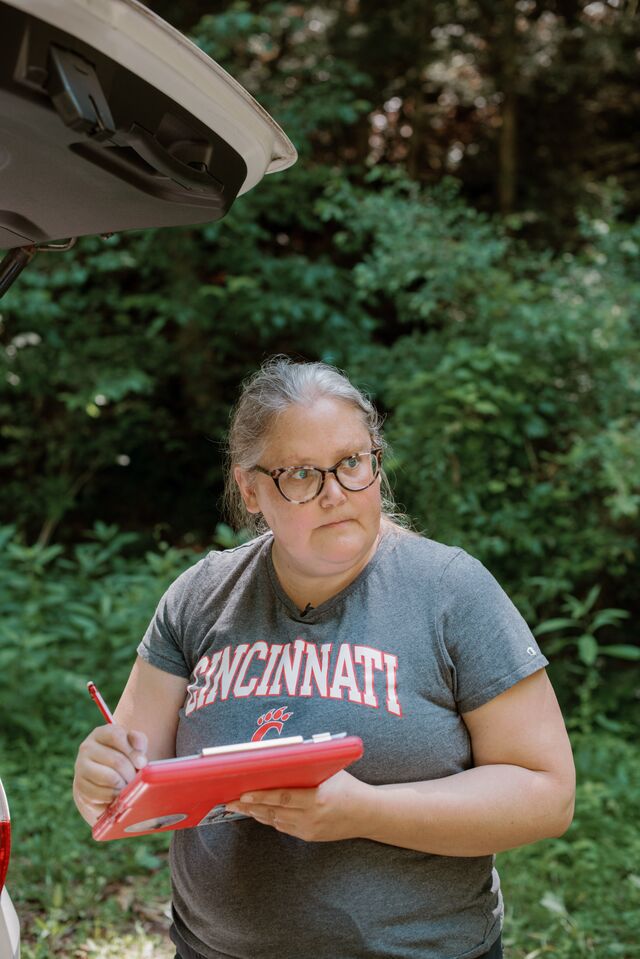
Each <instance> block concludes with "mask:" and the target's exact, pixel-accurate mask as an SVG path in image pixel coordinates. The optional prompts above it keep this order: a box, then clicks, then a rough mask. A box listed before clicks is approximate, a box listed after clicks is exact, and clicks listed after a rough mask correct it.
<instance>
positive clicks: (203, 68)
mask: <svg viewBox="0 0 640 959" xmlns="http://www.w3.org/2000/svg"><path fill="white" fill-rule="evenodd" d="M0 51H1V53H2V56H1V57H0V249H6V250H15V251H16V252H15V255H13V256H11V255H10V256H9V257H7V260H6V261H5V263H6V266H5V265H4V264H3V266H4V273H5V286H4V288H5V289H6V287H7V286H8V285H9V283H10V282H11V281H12V279H14V278H15V275H17V272H19V270H20V269H21V268H22V266H23V265H24V263H25V262H28V259H30V257H31V255H33V252H35V250H36V249H37V248H38V247H42V246H43V245H46V244H51V243H52V241H53V242H54V243H55V242H56V241H60V240H68V239H69V238H75V237H78V236H83V235H86V234H109V233H113V232H116V231H120V230H129V229H139V228H143V227H158V226H173V225H178V224H193V223H202V222H206V221H212V220H218V219H220V218H221V217H222V216H224V214H225V213H226V212H227V211H228V210H229V208H230V207H231V205H232V203H233V201H234V200H235V198H236V196H238V195H240V194H242V193H244V192H246V191H247V190H249V189H251V187H253V186H255V184H256V183H258V182H259V181H260V179H261V178H262V177H263V176H264V174H266V173H273V172H276V171H279V170H284V169H286V168H287V167H289V166H291V164H293V163H294V162H295V160H296V156H297V154H296V150H295V148H294V146H293V145H292V143H291V142H290V140H289V139H288V138H287V136H286V135H285V134H284V133H283V131H282V130H281V129H280V127H279V126H278V124H277V123H276V122H275V121H274V120H273V119H272V118H271V117H270V116H269V114H268V113H267V112H266V111H265V110H263V108H262V107H261V106H260V105H259V104H258V103H257V102H256V101H255V100H254V99H253V97H252V96H250V94H249V93H247V91H246V90H244V89H243V87H242V86H241V85H240V84H239V83H237V82H236V81H235V80H234V79H233V78H232V77H230V76H229V74H228V73H226V71H225V70H223V69H222V68H221V67H220V66H219V65H218V64H217V63H215V62H214V61H213V60H211V59H210V58H209V57H208V56H207V55H206V54H205V53H203V52H202V51H201V50H200V49H199V48H198V47H196V46H195V44H193V43H192V42H191V41H190V40H188V39H187V38H186V37H185V36H183V35H182V34H181V33H180V32H179V31H177V30H175V29H174V28H173V27H171V26H169V24H167V23H166V22H165V21H163V20H162V19H161V18H160V17H158V16H157V15H156V14H154V13H153V12H152V11H151V10H149V9H148V8H147V7H144V6H143V5H142V4H140V3H138V2H136V0H99V2H97V0H64V2H62V0H0ZM7 261H9V262H8V263H7ZM0 272H2V271H0ZM9 274H14V275H12V276H10V275H9ZM6 280H8V282H6ZM1 284H2V277H1V276H0V294H1V292H4V290H3V289H2V288H1Z"/></svg>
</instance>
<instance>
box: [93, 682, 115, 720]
mask: <svg viewBox="0 0 640 959" xmlns="http://www.w3.org/2000/svg"><path fill="white" fill-rule="evenodd" d="M87 689H88V690H89V695H90V696H91V698H92V700H93V701H94V703H95V704H96V706H97V707H98V709H99V710H100V712H101V713H102V715H103V716H104V718H105V719H106V720H107V722H108V723H112V722H113V716H112V714H111V710H110V709H109V707H108V706H107V704H106V703H105V701H104V699H103V698H102V696H101V695H100V691H99V689H98V687H97V686H96V684H95V683H92V682H91V680H89V682H88V683H87Z"/></svg>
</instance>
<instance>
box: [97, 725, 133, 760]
mask: <svg viewBox="0 0 640 959" xmlns="http://www.w3.org/2000/svg"><path fill="white" fill-rule="evenodd" d="M91 740H93V741H94V742H96V743H99V744H100V745H101V746H108V747H109V748H110V749H117V750H118V752H121V753H124V755H125V756H128V755H129V753H130V752H131V748H132V747H131V744H130V743H129V735H128V733H127V730H126V729H125V728H124V726H119V725H118V724H117V723H109V725H107V726H98V727H97V729H94V730H93V732H92V733H91V735H90V736H88V737H87V739H86V740H85V742H90V741H91Z"/></svg>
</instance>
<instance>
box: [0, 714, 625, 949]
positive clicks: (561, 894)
mask: <svg viewBox="0 0 640 959" xmlns="http://www.w3.org/2000/svg"><path fill="white" fill-rule="evenodd" d="M574 747H575V755H576V765H577V768H578V780H579V785H578V798H577V806H576V816H575V820H574V823H573V825H572V826H571V828H570V830H569V831H568V832H567V833H566V835H565V836H563V837H562V838H560V839H554V840H547V841H545V842H541V843H537V844H535V845H532V846H526V847H523V848H521V849H516V850H513V851H511V852H508V853H503V854H501V855H500V856H499V857H498V868H499V870H500V874H501V877H502V884H503V891H504V896H505V902H506V919H505V929H504V942H505V956H506V959H539V957H540V959H543V957H545V959H546V957H554V959H582V957H585V959H609V957H611V959H614V957H615V959H634V957H640V836H639V834H638V829H637V824H638V821H640V761H639V760H640V747H639V746H638V745H636V744H634V743H630V742H627V741H625V740H622V739H616V738H615V737H614V736H612V735H611V734H609V733H603V732H599V733H597V734H594V735H593V736H591V737H588V738H587V737H581V738H579V739H577V740H576V741H575V742H574ZM21 753H22V751H21ZM74 753H75V744H72V745H71V746H70V748H69V749H68V750H66V747H61V749H60V751H58V750H56V751H55V752H52V751H49V750H47V749H45V748H44V747H43V748H41V749H39V750H37V751H35V752H34V751H33V750H32V751H31V758H30V763H29V767H28V769H25V767H24V764H23V763H22V762H21V760H20V759H19V758H18V751H17V750H16V749H15V748H14V749H12V750H9V749H8V748H7V747H6V746H5V747H2V746H0V772H1V774H2V778H3V781H4V785H5V788H6V790H7V794H8V797H9V802H10V805H11V812H12V821H13V856H12V860H11V866H10V870H9V877H8V884H9V889H10V892H11V895H12V898H13V900H14V903H15V905H16V908H17V910H18V914H19V915H20V918H21V925H22V957H23V959H45V957H46V959H53V957H65V959H112V957H113V959H116V957H118V959H151V957H153V959H172V957H173V955H174V950H173V949H172V947H171V944H170V942H169V939H168V936H167V930H168V927H169V920H168V915H167V911H168V908H169V879H168V871H167V852H166V850H167V847H168V838H167V837H162V838H149V839H145V838H144V837H139V838H136V839H131V840H125V841H119V842H113V843H104V844H98V843H94V842H93V840H92V839H91V837H90V834H89V831H88V829H87V827H86V826H85V824H84V823H83V822H82V820H81V819H80V817H79V816H78V815H77V813H76V811H75V807H74V806H73V803H72V800H71V795H70V786H71V778H72V768H73V754H74ZM22 754H24V753H22Z"/></svg>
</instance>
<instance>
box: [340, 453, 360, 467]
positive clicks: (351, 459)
mask: <svg viewBox="0 0 640 959" xmlns="http://www.w3.org/2000/svg"><path fill="white" fill-rule="evenodd" d="M342 465H343V466H346V468H347V469H348V470H355V469H357V468H358V466H359V465H360V457H359V456H357V455H356V454H355V453H354V455H353V456H347V458H346V459H344V460H343V461H342Z"/></svg>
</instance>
